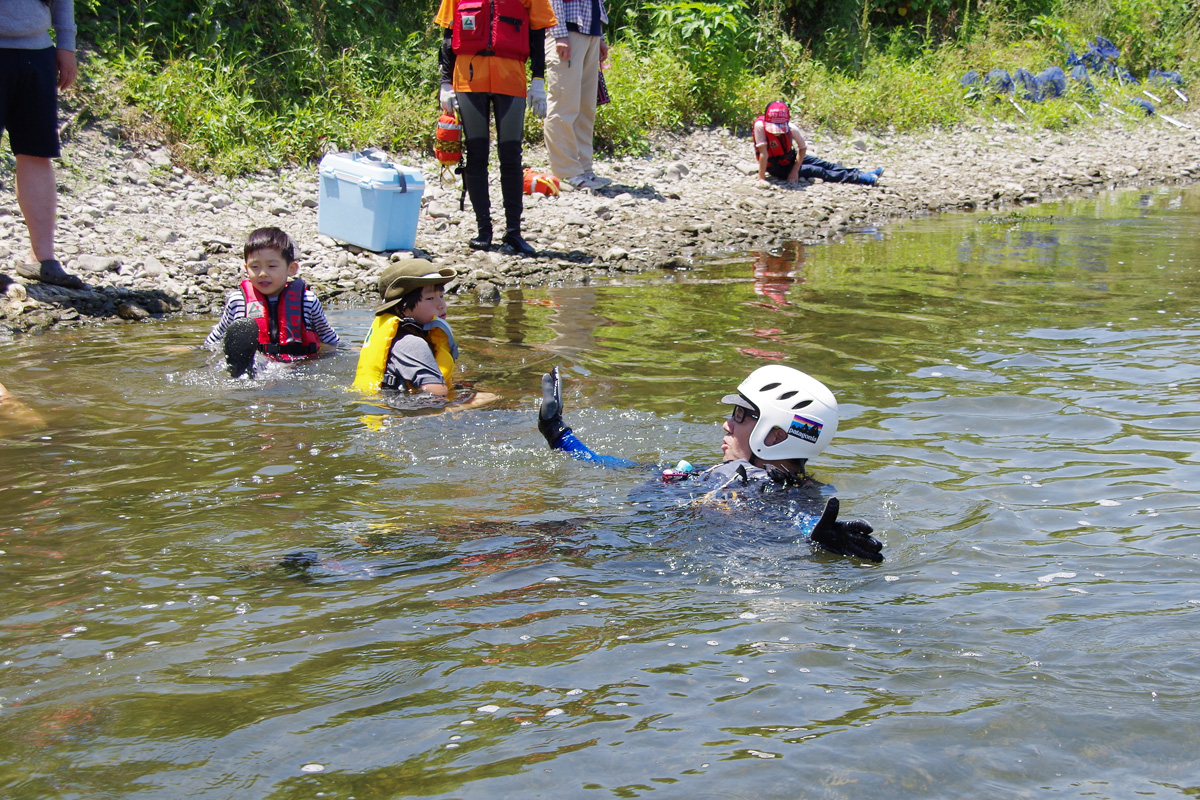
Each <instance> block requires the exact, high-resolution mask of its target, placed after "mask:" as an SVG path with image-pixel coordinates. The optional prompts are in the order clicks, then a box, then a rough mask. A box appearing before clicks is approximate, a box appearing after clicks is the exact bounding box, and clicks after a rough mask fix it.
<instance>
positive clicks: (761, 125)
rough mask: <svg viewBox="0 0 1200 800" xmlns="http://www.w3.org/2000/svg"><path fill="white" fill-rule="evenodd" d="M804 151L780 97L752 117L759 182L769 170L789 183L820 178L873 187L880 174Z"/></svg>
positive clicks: (798, 132) (797, 131) (881, 173)
mask: <svg viewBox="0 0 1200 800" xmlns="http://www.w3.org/2000/svg"><path fill="white" fill-rule="evenodd" d="M807 150H808V144H807V143H806V142H805V141H804V137H803V136H802V135H800V129H799V128H797V127H796V126H795V124H793V123H792V121H791V114H790V113H789V111H788V107H787V104H786V103H784V102H782V101H780V100H776V101H775V102H773V103H768V104H767V110H766V111H765V112H764V113H763V115H762V116H761V117H759V118H758V119H756V120H754V152H755V156H756V157H757V159H758V179H759V180H760V181H765V180H766V179H767V173H768V172H769V173H771V175H773V176H774V177H776V178H782V179H783V180H786V181H787V182H788V183H797V182H799V180H800V179H801V178H805V179H808V180H816V179H820V180H823V181H825V182H827V183H861V184H864V185H866V186H874V185H875V183H876V182H877V181H878V180H879V176H881V175H883V169H882V168H878V169H873V170H870V171H869V172H864V171H863V170H858V169H851V168H850V167H843V166H842V165H841V164H834V163H833V162H830V161H822V160H821V159H819V158H817V157H816V156H810V155H808V153H807Z"/></svg>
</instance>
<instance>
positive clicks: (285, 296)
mask: <svg viewBox="0 0 1200 800" xmlns="http://www.w3.org/2000/svg"><path fill="white" fill-rule="evenodd" d="M306 288H308V287H306V286H305V285H304V281H302V280H300V279H299V278H292V279H291V280H290V281H289V282H288V285H287V286H285V287H284V288H283V291H282V292H280V293H279V298H278V300H277V301H276V303H275V314H274V316H272V315H270V314H269V313H268V309H269V308H270V303H268V301H267V298H266V297H265V296H264V295H263V293H262V292H260V291H259V290H258V289H257V288H255V286H254V284H252V283H251V282H250V281H242V294H243V295H245V297H246V317H247V318H249V319H256V320H258V349H259V352H261V353H262V354H263V355H265V356H266V357H267V358H269V359H272V360H273V361H296V360H298V359H301V358H306V357H308V356H311V355H313V354H314V353H316V352H317V351H318V350H319V349H321V340H320V339H319V338H318V337H317V335H316V334H315V333H313V332H312V331H310V330H308V328H307V327H305V325H304V291H305V289H306Z"/></svg>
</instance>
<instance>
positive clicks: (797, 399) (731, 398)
mask: <svg viewBox="0 0 1200 800" xmlns="http://www.w3.org/2000/svg"><path fill="white" fill-rule="evenodd" d="M721 402H723V403H730V404H732V405H735V406H742V407H743V408H748V409H750V410H751V411H754V412H757V414H758V423H757V424H756V425H755V426H754V430H753V431H751V432H750V449H751V450H752V451H753V452H754V454H755V455H756V456H758V457H759V458H761V459H763V460H765V461H783V460H785V459H792V458H796V459H801V458H802V459H809V458H812V457H814V456H816V455H817V454H818V453H820V452H821V451H822V450H824V449H825V448H826V447H828V446H829V443H830V442H831V441H833V436H834V434H836V433H837V427H838V406H837V400H836V399H834V396H833V392H831V391H829V389H827V388H826V387H825V384H823V383H821V382H820V381H819V380H817V379H816V378H814V377H812V376H811V375H806V374H805V373H803V372H801V371H800V370H798V369H792V368H791V367H785V366H784V365H782V364H771V365H769V366H766V367H759V368H758V369H756V370H754V372H751V373H750V375H749V376H748V377H747V378H746V380H744V381H742V383H741V385H740V386H738V393H737V394H729V395H726V396H725V397H723V398H721ZM775 428H779V429H780V430H782V431H783V432H784V433H786V434H787V436H786V437H785V438H784V439H783V440H782V441H780V442H778V443H776V444H772V445H768V444H767V435H768V434H769V433H770V432H771V431H772V430H773V429H775Z"/></svg>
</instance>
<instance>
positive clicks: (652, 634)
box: [0, 189, 1200, 799]
mask: <svg viewBox="0 0 1200 800" xmlns="http://www.w3.org/2000/svg"><path fill="white" fill-rule="evenodd" d="M1198 219H1200V192H1197V191H1195V190H1174V189H1164V190H1156V191H1153V192H1146V193H1141V194H1120V195H1106V196H1103V197H1101V198H1098V199H1095V200H1092V201H1088V202H1080V203H1075V204H1064V205H1055V206H1043V207H1038V208H1030V209H1025V210H1023V211H1022V212H1020V213H1019V214H1013V215H1006V216H1000V217H983V216H965V215H964V216H954V217H946V218H940V219H936V220H927V221H922V222H918V223H910V224H905V225H900V226H896V227H895V228H893V229H889V230H886V231H883V232H872V233H870V234H864V235H861V236H851V237H848V239H847V241H846V242H844V243H842V244H838V245H833V246H828V247H820V248H811V249H807V250H804V249H800V248H789V249H787V250H784V251H781V252H778V253H769V254H763V255H759V256H754V257H748V258H747V259H746V260H745V261H732V262H730V263H714V264H711V265H707V266H703V267H700V268H698V269H696V270H693V271H690V272H686V273H680V274H673V275H665V276H657V277H656V276H645V277H641V278H637V279H630V280H629V281H628V283H627V284H624V285H615V286H588V287H576V288H559V289H541V290H531V291H526V292H514V293H510V294H509V295H507V296H506V297H505V299H504V301H503V302H501V303H499V304H497V305H495V306H481V307H477V306H474V305H471V304H460V305H454V306H452V308H451V321H452V322H453V324H454V326H455V331H456V333H457V335H458V338H459V341H460V343H461V345H462V349H463V353H464V366H465V371H464V376H465V377H467V378H470V379H472V380H474V381H476V382H477V384H478V386H479V387H480V388H481V389H484V390H488V391H494V392H497V393H498V394H499V395H500V398H501V399H500V400H499V401H498V402H497V403H496V404H494V405H492V406H489V407H486V408H483V409H478V410H473V411H468V412H461V413H447V414H440V415H432V416H431V415H429V414H428V413H425V412H423V411H419V410H401V411H396V410H391V411H389V410H382V409H380V408H379V407H378V406H376V405H372V404H370V403H363V402H361V401H360V400H359V398H357V397H355V396H354V395H351V394H349V393H347V392H346V391H345V390H344V387H345V386H346V385H348V384H349V383H350V381H351V380H352V376H353V371H354V364H355V359H356V355H355V352H354V351H353V349H350V350H347V351H345V352H342V353H340V354H339V355H337V356H335V357H334V358H331V359H327V360H324V361H321V362H319V363H316V364H308V365H303V366H300V367H298V368H294V369H292V368H288V369H279V370H272V372H271V373H269V374H268V375H266V376H264V377H263V378H262V379H259V380H257V381H254V382H247V381H233V380H229V379H227V378H224V377H223V376H222V375H221V372H220V370H219V369H217V368H216V367H215V366H213V365H211V364H209V363H207V357H206V354H204V353H202V352H198V351H191V350H186V349H185V350H182V351H181V350H180V348H179V347H178V346H180V345H189V344H193V343H196V342H199V341H200V340H201V339H202V338H203V335H204V333H205V331H206V330H207V328H208V327H209V325H210V320H204V319H198V320H173V321H167V322H157V323H154V324H146V325H137V326H113V327H107V328H101V329H89V330H77V331H64V332H57V333H51V334H47V335H45V336H40V337H36V338H32V339H28V340H25V341H23V342H20V343H19V344H17V345H13V346H7V347H4V348H3V349H0V380H2V381H3V382H4V384H5V385H6V386H8V388H10V389H12V390H13V391H14V392H16V393H17V394H18V395H19V396H20V398H21V399H22V401H23V402H24V403H25V404H26V405H27V406H28V407H29V408H30V409H31V410H33V411H34V412H35V413H36V414H37V415H39V416H40V417H41V418H42V419H43V420H44V425H41V426H39V425H38V424H37V423H36V422H35V424H34V425H32V426H19V425H18V426H15V427H9V428H6V433H5V438H4V439H3V444H0V447H3V451H2V452H3V458H2V460H0V570H2V574H3V578H4V580H3V582H0V597H2V598H3V609H4V611H3V617H2V620H0V648H2V652H3V655H2V656H0V667H2V671H0V676H2V681H0V687H2V688H0V714H2V715H3V720H4V724H5V730H6V732H7V733H8V735H7V736H6V737H5V739H4V742H3V744H0V756H2V757H0V763H2V764H3V766H2V767H0V792H2V794H3V795H4V796H5V797H12V798H84V797H86V798H97V797H113V798H117V797H120V798H126V797H164V798H167V797H171V798H174V797H178V796H190V797H194V798H227V797H228V798H232V797H237V798H249V797H264V798H266V797H271V798H293V797H294V798H309V797H315V796H322V797H329V798H349V797H355V798H393V797H404V796H431V797H447V798H449V797H456V798H468V797H469V798H489V799H491V798H501V797H514V798H515V797H530V796H538V795H541V794H547V795H548V794H551V793H553V794H555V795H556V796H580V797H583V796H595V795H596V793H597V790H598V791H599V792H600V794H602V795H604V796H618V797H638V796H651V795H658V796H662V797H679V796H684V795H686V796H692V797H701V798H703V797H722V798H728V797H735V798H737V797H751V796H753V797H783V796H796V797H806V798H849V797H861V796H863V795H864V794H872V793H874V794H878V795H881V796H884V797H914V798H915V797H920V798H926V797H930V796H943V797H975V796H987V797H990V796H1001V795H1003V796H1010V795H1012V796H1032V795H1035V794H1038V795H1040V794H1045V793H1046V792H1047V791H1049V792H1052V793H1054V794H1056V795H1059V796H1068V797H1085V796H1086V797H1107V798H1124V797H1129V796H1132V795H1133V794H1134V793H1138V794H1139V795H1149V796H1189V795H1192V794H1196V793H1197V792H1198V791H1200V788H1198V787H1200V774H1197V770H1196V768H1195V767H1194V766H1193V764H1194V756H1193V753H1192V750H1193V749H1194V748H1193V747H1192V743H1193V742H1195V741H1196V740H1197V734H1198V733H1200V730H1198V728H1200V724H1198V723H1197V721H1196V720H1197V719H1200V713H1198V712H1200V708H1198V702H1197V700H1196V692H1195V688H1194V687H1195V685H1196V681H1197V678H1200V662H1197V660H1196V658H1195V656H1194V652H1193V651H1194V647H1192V646H1191V645H1192V643H1191V637H1190V633H1191V631H1192V629H1193V628H1194V627H1195V621H1196V619H1197V617H1196V614H1198V613H1200V588H1198V584H1197V569H1196V553H1197V545H1196V544H1195V541H1196V540H1195V534H1196V531H1197V528H1198V526H1200V512H1197V507H1196V503H1195V500H1194V497H1195V486H1196V484H1194V483H1193V481H1200V470H1198V464H1200V462H1198V460H1197V457H1196V441H1197V439H1198V438H1200V437H1198V433H1200V402H1198V401H1197V399H1196V392H1195V388H1196V386H1195V364H1196V362H1197V361H1198V360H1200V334H1198V332H1200V328H1198V326H1197V323H1196V316H1195V312H1194V305H1195V301H1196V294H1197V291H1196V278H1195V276H1196V270H1197V266H1198V265H1200V244H1198V243H1197V240H1196V238H1195V235H1194V231H1195V228H1196V224H1197V220H1198ZM330 317H331V321H332V322H333V324H334V325H335V327H337V328H338V330H339V333H341V334H342V336H343V338H344V339H346V340H347V341H350V342H357V341H360V340H361V337H362V335H363V333H365V331H366V329H367V326H368V324H369V319H370V317H369V311H365V310H346V309H340V310H334V311H333V312H332V313H331V314H330ZM777 359H781V360H784V361H786V362H787V363H791V364H793V365H796V366H798V367H800V368H802V369H805V370H807V371H810V372H812V373H813V374H815V375H817V376H819V377H821V378H822V379H823V380H825V381H826V382H827V383H828V384H829V385H830V386H831V387H832V388H833V389H834V390H835V393H836V394H837V395H838V397H839V399H840V401H841V408H842V424H841V426H840V430H839V434H838V440H837V441H836V442H835V443H834V445H833V446H832V447H831V448H830V450H828V451H827V452H826V453H825V454H823V455H822V456H821V458H820V460H819V463H817V464H814V465H813V467H814V471H815V473H816V474H817V476H818V477H820V478H821V479H823V480H824V481H826V482H828V483H829V484H831V485H832V486H833V487H836V490H837V492H838V493H839V495H840V496H841V498H842V501H843V510H844V513H846V514H849V515H856V516H862V517H865V518H867V519H869V520H871V521H872V522H873V523H874V524H875V526H876V531H877V534H878V535H879V536H880V538H881V539H883V541H884V542H885V555H886V556H887V561H885V563H884V564H883V565H881V566H872V565H862V564H857V563H853V562H851V561H849V560H846V559H840V558H835V557H831V556H828V555H820V554H814V553H812V551H811V550H810V548H809V547H808V546H807V544H805V543H804V541H803V540H802V539H800V538H798V537H797V536H796V535H795V529H789V528H788V527H787V526H786V525H774V526H773V525H766V524H757V523H755V522H754V521H747V520H746V519H745V518H742V517H739V516H738V515H736V514H730V513H728V512H725V511H722V510H721V509H719V508H703V509H697V508H696V507H694V506H692V505H690V504H688V503H687V502H685V500H684V498H683V496H682V495H679V494H674V495H672V494H663V492H664V491H665V490H664V489H662V488H661V487H659V488H656V489H653V490H650V489H648V482H652V480H653V473H652V472H649V471H646V472H643V471H638V470H627V471H612V470H602V469H592V468H589V467H587V466H586V465H582V464H578V463H575V462H573V461H570V460H569V459H566V458H564V457H561V456H560V455H559V454H554V453H550V452H548V451H547V450H546V449H545V445H544V443H543V442H542V440H541V437H540V436H539V435H538V433H537V430H536V426H535V419H536V410H535V406H536V397H537V395H538V389H537V387H538V376H539V375H540V373H541V372H542V371H544V370H545V369H547V368H548V367H549V366H551V365H553V364H559V365H561V366H562V367H563V368H564V372H565V374H566V387H565V392H566V402H567V407H568V409H567V417H568V421H569V422H570V423H571V424H572V425H573V427H574V428H575V429H576V431H577V432H578V433H579V434H580V435H581V436H582V437H583V438H584V440H585V441H587V442H589V444H591V445H593V446H594V447H595V448H596V449H597V450H599V451H601V452H609V453H615V454H619V455H622V456H625V457H628V458H633V459H637V460H639V461H644V462H646V463H648V464H649V463H657V462H660V461H662V462H668V461H669V462H673V461H674V460H676V459H678V458H686V459H688V460H690V461H692V462H693V463H696V464H705V463H710V462H711V461H712V460H714V459H715V458H717V457H718V455H719V442H720V433H719V430H718V427H717V426H718V423H719V420H720V418H721V416H722V413H723V410H724V409H723V407H721V406H720V405H719V404H718V402H717V400H718V399H719V398H720V396H721V395H722V394H724V393H726V392H727V391H728V389H729V387H730V386H733V385H736V383H737V382H739V381H740V380H741V379H742V377H744V375H745V374H746V373H747V372H748V371H749V370H750V369H752V368H753V367H755V366H757V365H759V364H761V363H763V362H764V361H767V360H777ZM0 421H2V420H0ZM647 500H649V502H647ZM289 553H298V554H304V556H303V559H304V564H298V563H296V562H294V561H293V562H292V563H291V564H289V563H287V562H284V561H282V559H283V557H284V556H285V555H286V554H289ZM310 560H311V563H308V562H309V561H310Z"/></svg>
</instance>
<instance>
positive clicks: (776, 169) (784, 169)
mask: <svg viewBox="0 0 1200 800" xmlns="http://www.w3.org/2000/svg"><path fill="white" fill-rule="evenodd" d="M795 165H796V151H795V150H792V151H790V152H789V153H788V154H787V155H786V156H782V157H780V158H779V159H778V160H777V161H775V162H774V163H771V162H769V161H768V162H767V173H768V174H770V175H774V176H775V177H776V178H779V179H780V180H787V176H788V175H791V174H792V167H794V166H795Z"/></svg>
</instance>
